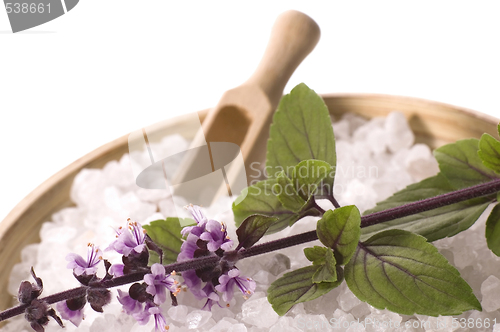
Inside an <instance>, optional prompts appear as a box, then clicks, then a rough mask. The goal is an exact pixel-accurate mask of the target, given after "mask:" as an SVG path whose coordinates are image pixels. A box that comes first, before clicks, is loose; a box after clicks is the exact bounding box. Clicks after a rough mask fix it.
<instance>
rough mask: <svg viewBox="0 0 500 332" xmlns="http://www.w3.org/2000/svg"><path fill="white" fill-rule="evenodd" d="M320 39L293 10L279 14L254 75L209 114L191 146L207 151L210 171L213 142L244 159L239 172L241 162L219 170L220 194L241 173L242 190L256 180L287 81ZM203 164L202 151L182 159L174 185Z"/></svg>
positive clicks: (228, 191)
mask: <svg viewBox="0 0 500 332" xmlns="http://www.w3.org/2000/svg"><path fill="white" fill-rule="evenodd" d="M319 36H320V30H319V27H318V25H317V24H316V22H314V21H313V20H312V19H311V18H310V17H309V16H307V15H305V14H303V13H301V12H298V11H295V10H290V11H286V12H284V13H282V14H281V15H280V16H278V18H277V19H276V22H275V24H274V27H273V29H272V32H271V38H270V40H269V43H268V45H267V48H266V51H265V53H264V56H263V57H262V60H261V61H260V64H259V66H258V67H257V69H256V70H255V72H254V73H253V75H252V76H251V77H250V78H249V79H248V80H247V81H246V82H245V83H243V84H242V85H240V86H238V87H236V88H234V89H231V90H229V91H226V92H225V93H224V94H223V96H222V98H221V99H220V101H219V103H218V104H217V106H216V107H215V108H213V109H211V110H210V111H209V114H208V115H207V117H206V118H205V120H204V121H203V124H202V130H200V131H199V132H198V133H197V135H196V137H195V139H194V141H193V144H192V147H200V146H202V145H205V144H206V146H208V154H209V156H210V163H211V167H212V172H214V171H216V170H217V169H218V168H219V169H220V165H221V162H217V160H215V159H216V158H215V157H214V142H227V143H234V144H236V145H237V146H239V149H241V154H242V156H243V160H244V167H242V166H243V165H242V163H239V164H238V163H235V164H233V165H231V167H230V168H229V169H227V168H226V169H225V170H224V167H222V171H223V176H224V180H225V182H226V186H222V188H221V192H220V193H219V194H224V192H225V194H226V195H227V194H229V195H230V196H231V195H232V193H231V188H230V185H229V184H230V183H233V181H235V179H237V178H241V175H242V171H243V170H245V172H246V178H247V183H246V184H245V187H246V186H247V185H249V184H251V182H252V180H255V179H256V178H257V177H258V171H257V170H256V169H258V167H256V165H254V166H253V167H251V165H252V163H254V162H258V161H262V160H264V158H265V151H266V142H267V139H268V137H269V126H270V123H271V120H272V115H273V112H274V110H275V109H276V107H277V106H278V103H279V100H280V98H281V96H282V94H283V89H284V88H285V85H286V83H287V82H288V80H289V78H290V76H291V75H292V73H293V72H294V71H295V69H296V68H297V66H298V65H299V64H300V63H301V62H302V60H303V59H304V58H305V57H306V56H307V55H308V54H309V53H310V52H311V51H312V50H313V48H314V47H315V46H316V44H317V42H318V40H319ZM205 142H206V143H205ZM234 144H233V145H234ZM239 149H238V150H239ZM219 150H221V148H220V146H219ZM225 150H227V149H225ZM229 150H231V149H230V148H229ZM238 152H239V151H238ZM203 154H204V156H202V155H203ZM231 158H232V157H231ZM231 158H229V159H231ZM223 159H226V161H227V158H223ZM203 160H205V163H206V161H207V160H208V159H207V152H206V149H205V152H202V151H201V150H199V152H196V153H192V154H189V155H187V156H186V157H185V158H184V159H183V163H182V165H181V167H179V168H178V171H177V173H176V176H175V177H174V181H173V183H174V184H179V183H183V182H186V181H190V180H193V179H195V178H196V177H197V174H200V170H199V169H198V168H199V165H201V164H202V163H203ZM218 165H219V166H218ZM221 184H223V183H221ZM234 194H238V193H234ZM216 196H218V195H216ZM214 199H215V197H214Z"/></svg>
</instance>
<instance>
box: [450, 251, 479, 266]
mask: <svg viewBox="0 0 500 332" xmlns="http://www.w3.org/2000/svg"><path fill="white" fill-rule="evenodd" d="M453 257H454V260H453V261H454V263H455V267H457V268H459V269H463V268H465V267H466V266H468V265H471V264H472V263H473V262H474V261H475V260H476V258H477V252H475V251H474V250H472V249H471V248H469V247H465V246H462V247H460V248H458V249H455V251H454V255H453Z"/></svg>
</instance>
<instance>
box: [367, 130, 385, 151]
mask: <svg viewBox="0 0 500 332" xmlns="http://www.w3.org/2000/svg"><path fill="white" fill-rule="evenodd" d="M387 138H388V137H387V134H386V131H385V130H384V129H382V128H375V129H373V130H372V131H370V132H369V133H367V135H366V144H367V145H368V149H369V151H371V152H373V153H374V154H375V155H379V154H381V153H383V152H385V151H386V147H387V143H388V142H387ZM365 153H366V152H365Z"/></svg>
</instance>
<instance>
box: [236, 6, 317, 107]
mask: <svg viewBox="0 0 500 332" xmlns="http://www.w3.org/2000/svg"><path fill="white" fill-rule="evenodd" d="M319 37H320V29H319V26H318V24H316V22H314V20H313V19H312V18H310V17H309V16H307V15H306V14H304V13H301V12H298V11H296V10H289V11H286V12H284V13H282V14H281V15H279V16H278V17H277V19H276V22H275V23H274V26H273V28H272V31H271V37H270V39H269V42H268V44H267V48H266V50H265V52H264V55H263V57H262V59H261V61H260V63H259V65H258V66H257V69H256V70H255V72H254V73H253V74H252V76H251V77H250V78H249V79H248V80H247V81H246V82H245V83H244V84H243V85H256V86H258V87H260V88H261V89H262V91H263V92H264V93H265V94H266V95H267V96H268V98H269V101H270V102H271V105H272V109H273V110H274V109H276V106H277V105H278V102H279V100H280V98H281V96H282V94H283V90H284V88H285V85H286V84H287V82H288V80H289V79H290V77H291V76H292V74H293V72H294V71H295V69H296V68H297V67H298V65H299V64H300V63H301V62H302V60H304V58H305V57H306V56H307V55H308V54H309V53H310V52H311V51H312V50H313V49H314V47H315V46H316V44H317V43H318V40H319Z"/></svg>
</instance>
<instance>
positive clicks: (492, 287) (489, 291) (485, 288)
mask: <svg viewBox="0 0 500 332" xmlns="http://www.w3.org/2000/svg"><path fill="white" fill-rule="evenodd" d="M481 294H483V300H482V302H481V306H482V307H483V309H484V310H486V311H487V312H492V311H495V310H497V309H499V308H500V280H499V279H498V278H497V277H495V276H489V277H488V278H487V279H486V280H485V281H484V282H483V283H482V285H481Z"/></svg>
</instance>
